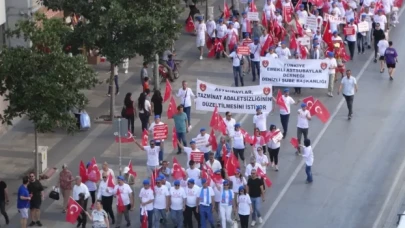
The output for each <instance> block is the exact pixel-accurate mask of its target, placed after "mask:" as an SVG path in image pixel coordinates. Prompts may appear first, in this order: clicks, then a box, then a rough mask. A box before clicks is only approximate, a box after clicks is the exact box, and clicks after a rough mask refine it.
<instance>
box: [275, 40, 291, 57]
mask: <svg viewBox="0 0 405 228" xmlns="http://www.w3.org/2000/svg"><path fill="white" fill-rule="evenodd" d="M277 50H278V51H277V55H278V58H279V59H289V58H290V57H291V52H290V49H288V47H287V43H286V42H285V41H281V48H279V49H277Z"/></svg>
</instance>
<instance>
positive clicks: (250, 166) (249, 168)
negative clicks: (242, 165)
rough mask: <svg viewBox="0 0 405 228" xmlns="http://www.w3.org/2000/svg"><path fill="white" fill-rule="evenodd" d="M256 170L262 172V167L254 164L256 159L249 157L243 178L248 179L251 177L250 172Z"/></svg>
mask: <svg viewBox="0 0 405 228" xmlns="http://www.w3.org/2000/svg"><path fill="white" fill-rule="evenodd" d="M258 168H260V169H261V170H263V167H262V165H261V164H259V163H257V162H256V157H255V156H251V157H250V163H249V164H248V165H247V166H246V169H245V177H246V178H248V179H249V178H250V176H251V175H252V170H257V169H258Z"/></svg>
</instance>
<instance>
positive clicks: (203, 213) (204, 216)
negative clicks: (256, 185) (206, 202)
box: [199, 205, 214, 228]
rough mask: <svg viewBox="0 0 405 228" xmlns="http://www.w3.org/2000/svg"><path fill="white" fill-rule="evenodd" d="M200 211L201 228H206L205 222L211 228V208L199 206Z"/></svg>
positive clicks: (212, 223)
mask: <svg viewBox="0 0 405 228" xmlns="http://www.w3.org/2000/svg"><path fill="white" fill-rule="evenodd" d="M199 209H200V221H201V228H206V227H207V223H206V220H208V222H209V223H210V224H211V227H214V218H213V216H212V206H203V205H200V206H199Z"/></svg>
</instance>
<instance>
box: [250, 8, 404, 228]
mask: <svg viewBox="0 0 405 228" xmlns="http://www.w3.org/2000/svg"><path fill="white" fill-rule="evenodd" d="M404 9H405V8H404ZM402 11H403V9H402ZM402 11H401V13H402ZM373 58H374V52H373V53H372V54H371V55H370V57H369V58H368V60H367V62H366V63H365V64H364V66H363V68H361V70H360V72H359V75H358V76H357V77H356V79H357V80H360V78H361V77H362V76H363V74H364V71H365V70H366V68H367V67H368V66H369V65H370V63H371V60H372V59H373ZM344 102H345V100H344V98H342V99H341V101H340V102H339V104H338V105H337V107H336V109H335V111H334V112H333V114H332V116H331V118H330V119H329V121H328V122H327V123H326V124H325V125H324V127H323V128H322V130H321V132H319V134H318V136H317V137H316V139H315V142H314V143H313V144H312V145H313V146H312V147H313V148H315V147H316V145H317V144H318V142H319V141H320V140H321V138H322V137H323V135H324V134H325V132H326V130H327V129H328V127H329V125H330V124H331V123H332V121H333V119H334V118H335V117H336V115H337V114H338V112H339V110H340V108H342V106H343V104H344ZM304 164H305V162H304V160H302V161H301V162H300V164H299V165H298V166H297V168H296V169H295V170H294V172H293V174H292V175H291V177H290V179H288V181H287V183H286V184H285V186H284V188H283V189H282V190H281V192H280V194H279V195H278V196H277V198H276V199H275V200H274V201H273V203H272V205H271V207H270V209H269V210H268V211H267V213H266V214H265V215H264V217H263V224H260V225H259V226H258V227H263V226H264V224H265V223H266V221H267V220H268V219H269V218H270V216H271V214H273V212H274V210H275V209H276V207H277V206H278V204H279V203H280V201H281V199H282V198H283V197H284V195H285V194H286V193H287V191H288V189H289V188H290V186H291V184H292V182H293V181H294V179H295V178H296V177H297V175H298V173H299V172H301V171H302V169H303V167H304Z"/></svg>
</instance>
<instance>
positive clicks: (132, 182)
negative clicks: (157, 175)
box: [122, 166, 135, 191]
mask: <svg viewBox="0 0 405 228" xmlns="http://www.w3.org/2000/svg"><path fill="white" fill-rule="evenodd" d="M122 173H123V174H124V179H125V183H127V184H128V185H129V187H130V188H131V189H132V191H134V190H135V176H134V175H133V174H132V173H131V172H130V168H129V167H128V166H126V167H125V168H124V170H123V172H122Z"/></svg>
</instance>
